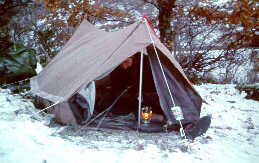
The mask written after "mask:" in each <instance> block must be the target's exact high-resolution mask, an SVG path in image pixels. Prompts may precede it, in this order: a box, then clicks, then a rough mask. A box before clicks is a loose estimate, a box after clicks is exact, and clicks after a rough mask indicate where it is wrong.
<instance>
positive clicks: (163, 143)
mask: <svg viewBox="0 0 259 163" xmlns="http://www.w3.org/2000/svg"><path fill="white" fill-rule="evenodd" d="M196 87H197V90H198V91H199V92H200V94H201V95H202V97H203V98H204V99H205V100H206V101H207V103H208V104H204V105H203V107H202V115H207V114H211V115H212V124H211V128H209V130H208V132H207V133H206V134H205V135H204V136H202V137H199V138H196V139H195V140H194V141H192V142H185V141H184V140H182V139H180V137H179V135H178V133H175V132H171V133H156V134H145V133H139V134H138V133H137V132H135V131H120V130H108V129H102V130H100V131H96V130H94V129H93V128H89V129H87V130H86V129H84V130H83V129H79V128H78V127H76V126H74V127H73V126H59V125H57V124H55V123H53V122H52V120H51V117H52V116H51V115H46V114H41V115H38V114H36V113H37V112H38V110H36V109H35V108H34V106H33V104H32V103H31V102H30V101H29V100H27V99H24V98H22V97H21V96H20V95H12V94H10V92H9V91H8V90H5V89H0V162H1V163H17V162H19V163H23V162H24V163H30V162H33V163H35V162H40V163H43V162H45V163H57V162H62V163H76V162H87V163H89V162H90V163H92V162H94V163H96V162H97V163H98V162H100V163H101V162H108V163H109V162H123V163H124V162H147V161H148V162H159V163H160V162H165V163H167V162H204V163H205V162H206V163H207V162H210V163H214V162H215V163H218V162H220V163H222V162H235V163H239V162H240V163H246V162H247V163H253V162H257V161H258V160H259V152H258V151H259V114H258V112H259V102H257V101H253V100H247V99H245V98H244V97H245V94H244V93H241V94H240V93H239V92H238V90H236V89H235V88H234V85H212V84H205V85H201V86H196Z"/></svg>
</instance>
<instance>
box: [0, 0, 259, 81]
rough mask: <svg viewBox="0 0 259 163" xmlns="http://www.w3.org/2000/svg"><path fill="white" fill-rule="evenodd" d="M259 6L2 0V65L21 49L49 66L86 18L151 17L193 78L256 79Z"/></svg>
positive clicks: (109, 23) (244, 2)
mask: <svg viewBox="0 0 259 163" xmlns="http://www.w3.org/2000/svg"><path fill="white" fill-rule="evenodd" d="M258 8H259V4H258V2H257V1H256V0H220V1H218V0H181V1H180V0H95V1H94V0H55V1H54V0H0V63H1V58H2V59H3V58H4V57H5V56H6V55H7V54H8V53H11V52H12V53H13V52H14V51H18V52H19V53H20V52H21V51H19V48H20V49H27V52H28V51H30V52H31V53H32V52H33V54H34V55H35V56H36V57H35V59H36V60H37V61H38V62H39V63H41V65H43V66H45V65H46V64H47V63H49V62H50V60H51V58H53V57H54V56H55V55H56V54H57V53H58V52H59V51H60V50H61V48H62V47H63V46H64V44H65V43H66V42H67V41H68V40H69V38H70V37H71V36H72V34H73V32H74V31H75V30H76V28H77V27H78V25H79V24H80V23H81V22H82V20H83V19H84V18H85V19H87V20H88V21H90V22H91V23H92V24H94V25H95V26H96V27H98V28H100V29H102V30H105V31H115V30H118V29H121V28H124V27H126V26H128V25H130V24H132V23H134V22H135V21H139V20H141V18H142V17H143V15H146V16H147V17H148V18H149V19H150V20H151V21H152V24H153V26H154V28H155V31H156V33H157V34H158V36H159V38H160V40H161V41H162V42H163V43H164V44H165V45H166V46H167V47H168V49H170V50H171V51H172V55H174V56H175V58H176V59H177V60H178V61H179V63H180V64H181V66H182V67H183V69H184V71H185V73H186V74H187V75H188V77H189V78H190V79H191V81H192V82H194V83H202V82H210V83H222V84H224V83H255V82H258V81H259V73H258V72H259V65H258V64H259V56H258V45H259V42H258V40H259V38H258V33H259V31H258V30H259V21H258V18H259V16H258V15H259V12H258V11H259V9H258ZM14 47H15V48H14ZM0 65H1V64H0ZM34 67H35V65H34ZM0 70H2V71H0V75H2V76H3V75H5V73H6V71H5V69H4V67H2V69H1V66H0ZM23 77H24V76H23ZM24 78H25V77H24ZM16 79H18V78H16Z"/></svg>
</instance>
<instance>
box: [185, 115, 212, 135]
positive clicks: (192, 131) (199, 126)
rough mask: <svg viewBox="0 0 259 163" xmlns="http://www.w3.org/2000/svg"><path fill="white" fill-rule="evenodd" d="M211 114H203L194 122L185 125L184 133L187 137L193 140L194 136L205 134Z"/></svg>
mask: <svg viewBox="0 0 259 163" xmlns="http://www.w3.org/2000/svg"><path fill="white" fill-rule="evenodd" d="M210 124H211V116H204V117H202V118H201V119H199V120H198V121H197V122H196V123H191V124H188V125H186V126H185V130H184V131H185V134H186V136H187V138H189V139H192V140H194V139H195V138H196V137H198V136H201V135H202V134H205V133H206V132H207V130H208V128H209V127H210Z"/></svg>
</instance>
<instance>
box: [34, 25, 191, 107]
mask: <svg viewBox="0 0 259 163" xmlns="http://www.w3.org/2000/svg"><path fill="white" fill-rule="evenodd" d="M148 28H149V29H148ZM149 30H150V31H151V28H150V27H149V26H147V25H146V24H145V22H136V23H134V24H132V25H130V26H128V27H127V28H125V29H122V30H119V31H116V32H105V31H102V30H99V29H96V28H95V27H94V26H93V25H92V24H90V23H89V22H88V21H86V20H84V21H83V22H82V23H81V25H80V26H79V28H78V29H77V31H76V32H75V34H74V35H73V36H72V38H71V39H70V40H69V42H68V43H67V44H66V45H65V46H64V48H63V49H62V50H61V51H60V52H59V53H58V54H57V56H56V57H55V58H54V59H53V60H52V61H51V62H50V63H49V64H48V65H47V66H46V67H45V68H44V69H43V71H42V72H41V73H40V74H38V75H37V76H36V77H34V78H32V79H31V87H32V92H33V93H34V94H36V95H38V96H40V97H43V98H46V99H48V100H51V101H52V102H54V103H55V102H63V101H66V100H67V99H68V98H70V97H71V96H72V95H73V94H74V93H75V92H77V91H78V90H80V89H81V88H83V87H85V86H86V85H87V84H88V83H89V82H91V81H93V80H95V79H96V78H97V77H99V76H101V75H102V74H104V73H105V72H107V71H109V70H111V69H112V68H114V66H117V65H119V64H120V63H121V62H122V61H123V60H125V59H126V58H127V57H129V56H131V55H133V54H135V53H136V52H140V51H141V49H143V48H145V47H147V46H149V45H150V44H151V43H152V41H151V39H150V34H151V37H152V39H153V40H154V43H155V45H156V47H157V48H159V49H160V51H162V52H163V53H164V54H165V55H166V56H167V57H168V58H169V59H170V61H171V62H172V63H173V64H174V65H175V67H176V68H178V69H179V71H180V72H181V73H182V75H183V76H184V77H185V78H186V76H185V74H184V73H183V70H182V68H181V66H180V65H179V64H178V63H177V61H176V60H175V58H174V57H173V56H172V55H171V53H170V51H169V50H168V49H167V48H166V47H165V46H164V45H163V44H162V43H161V42H160V41H159V39H158V38H157V37H156V36H155V34H154V33H153V32H150V34H149ZM186 79H187V78H186Z"/></svg>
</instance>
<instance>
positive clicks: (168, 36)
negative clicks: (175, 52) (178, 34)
mask: <svg viewBox="0 0 259 163" xmlns="http://www.w3.org/2000/svg"><path fill="white" fill-rule="evenodd" d="M175 2H176V0H157V6H158V10H159V13H158V21H159V24H158V29H159V31H160V40H161V42H162V43H164V44H165V45H166V46H167V47H168V48H169V50H170V51H171V50H172V43H173V41H174V37H175V36H174V33H173V30H172V26H171V20H172V10H173V8H174V7H175Z"/></svg>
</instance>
